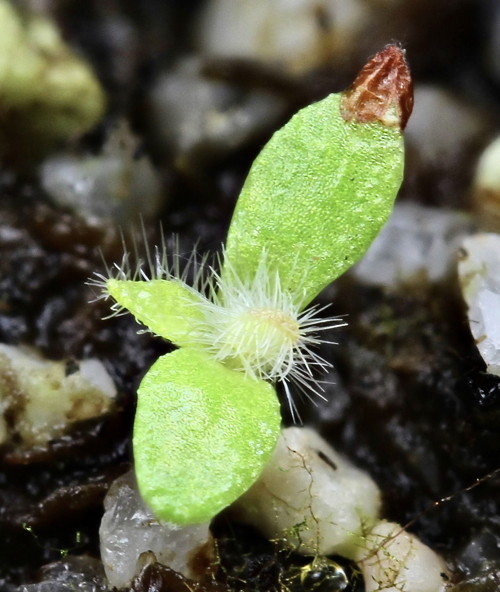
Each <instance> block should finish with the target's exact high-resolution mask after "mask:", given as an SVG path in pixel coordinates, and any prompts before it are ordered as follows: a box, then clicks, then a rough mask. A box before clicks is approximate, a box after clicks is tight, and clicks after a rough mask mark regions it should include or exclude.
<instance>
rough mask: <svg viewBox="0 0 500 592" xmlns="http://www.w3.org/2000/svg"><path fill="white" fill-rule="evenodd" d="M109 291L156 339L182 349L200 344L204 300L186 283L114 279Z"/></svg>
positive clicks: (108, 285) (109, 281)
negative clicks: (196, 335)
mask: <svg viewBox="0 0 500 592" xmlns="http://www.w3.org/2000/svg"><path fill="white" fill-rule="evenodd" d="M106 291H107V292H108V294H110V296H111V297H112V298H113V299H114V300H116V302H118V304H119V305H120V306H123V308H126V309H127V310H129V311H130V312H131V313H132V314H133V315H134V317H135V318H136V320H137V321H139V322H140V323H142V324H143V325H146V327H148V328H149V329H150V330H151V331H152V332H153V333H156V335H160V336H161V337H164V338H165V339H169V340H170V341H172V342H173V343H175V344H176V345H179V346H188V347H189V346H191V345H194V344H195V343H196V337H195V333H196V329H197V326H198V325H199V323H200V321H201V320H202V319H203V313H202V309H201V307H200V306H199V305H200V304H201V303H202V300H203V296H202V295H201V294H199V293H198V292H196V291H195V290H193V289H191V288H189V287H188V286H186V285H185V284H183V283H182V282H180V281H175V280H149V281H147V282H146V281H132V280H117V279H114V278H110V279H109V280H107V282H106Z"/></svg>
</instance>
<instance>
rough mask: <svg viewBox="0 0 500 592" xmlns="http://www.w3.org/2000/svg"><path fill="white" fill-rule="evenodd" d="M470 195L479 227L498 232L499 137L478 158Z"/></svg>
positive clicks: (499, 219)
mask: <svg viewBox="0 0 500 592" xmlns="http://www.w3.org/2000/svg"><path fill="white" fill-rule="evenodd" d="M499 14H500V12H499ZM472 195H473V203H474V206H475V210H476V212H477V214H478V216H479V220H480V223H481V227H482V228H484V229H485V230H493V231H498V230H500V137H498V138H496V139H495V140H494V141H493V142H491V144H489V145H488V146H487V147H486V149H485V150H484V152H483V153H482V154H481V156H480V158H479V161H478V163H477V168H476V174H475V177H474V184H473V193H472Z"/></svg>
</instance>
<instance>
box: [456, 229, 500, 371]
mask: <svg viewBox="0 0 500 592" xmlns="http://www.w3.org/2000/svg"><path fill="white" fill-rule="evenodd" d="M458 274H459V278H460V283H461V286H462V294H463V297H464V299H465V302H466V303H467V306H468V312H467V315H468V318H469V324H470V330H471V333H472V335H473V337H474V339H475V341H476V345H477V348H478V350H479V353H480V354H481V356H482V357H483V360H484V361H485V363H486V365H487V371H488V372H490V373H491V374H496V375H497V376H500V234H492V233H485V234H476V235H474V236H470V237H468V238H466V239H465V240H464V241H463V243H462V251H461V259H460V261H459V263H458Z"/></svg>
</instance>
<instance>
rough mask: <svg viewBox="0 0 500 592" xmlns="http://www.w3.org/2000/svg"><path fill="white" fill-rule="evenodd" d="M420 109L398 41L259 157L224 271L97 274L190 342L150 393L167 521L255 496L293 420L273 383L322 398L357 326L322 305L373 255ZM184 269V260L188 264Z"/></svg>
mask: <svg viewBox="0 0 500 592" xmlns="http://www.w3.org/2000/svg"><path fill="white" fill-rule="evenodd" d="M411 107H412V90H411V81H410V76H409V72H408V68H407V65H406V62H405V59H404V54H403V52H402V51H401V49H400V48H399V47H397V46H395V45H391V46H388V47H386V48H385V49H384V50H383V51H381V52H379V53H378V54H377V55H376V56H375V57H374V58H373V59H372V60H371V61H369V62H368V63H367V64H366V66H365V67H364V68H363V70H362V71H361V72H360V74H359V75H358V77H357V79H356V80H355V82H354V84H353V86H352V87H351V88H350V89H349V90H348V91H346V92H344V93H339V94H332V95H330V96H328V97H326V98H325V99H323V100H322V101H320V102H318V103H316V104H314V105H311V106H309V107H306V108H305V109H303V110H301V111H300V112H299V113H297V114H296V115H295V116H294V117H293V118H292V119H291V120H290V121H289V123H288V124H286V125H285V126H284V127H283V128H282V129H281V130H279V131H278V132H276V134H275V135H274V136H273V137H272V138H271V140H270V141H269V143H268V144H267V145H266V146H265V147H264V149H263V150H262V152H261V153H260V155H259V156H258V157H257V159H256V160H255V162H254V164H253V166H252V168H251V170H250V173H249V175H248V178H247V180H246V182H245V184H244V186H243V189H242V191H241V194H240V197H239V200H238V203H237V206H236V210H235V213H234V216H233V220H232V222H231V226H230V228H229V233H228V238H227V243H226V247H225V249H224V250H223V252H222V256H221V259H220V262H219V263H220V265H219V269H220V271H216V270H215V269H214V268H213V267H211V266H210V265H208V264H207V263H206V259H203V260H202V261H201V263H200V264H199V265H198V270H197V273H196V274H195V276H196V279H195V282H194V285H189V284H188V283H187V282H186V278H185V275H183V274H180V273H179V270H178V266H177V265H175V264H171V263H169V260H168V257H167V255H166V249H164V248H160V249H157V250H156V253H155V257H154V258H152V259H153V261H151V262H150V263H149V264H148V266H147V268H146V269H143V268H140V269H138V270H135V271H134V272H133V273H131V270H130V269H129V266H128V265H127V258H126V256H125V259H124V261H123V265H121V266H118V265H117V266H115V271H114V273H111V272H110V273H108V275H107V276H106V277H105V276H98V277H97V280H96V281H95V282H94V283H95V284H96V285H98V286H99V287H100V288H101V289H102V290H103V294H102V296H103V297H105V298H107V297H111V298H112V299H113V300H114V304H113V305H112V309H113V311H114V312H116V313H119V312H121V311H123V310H124V309H126V310H127V311H129V312H131V313H132V314H133V315H134V317H135V318H136V319H137V320H138V321H139V322H140V323H142V324H143V325H145V326H146V327H147V328H148V329H149V330H150V331H152V332H153V333H155V334H156V335H159V336H161V337H163V338H165V339H168V340H170V341H171V342H172V343H174V344H175V345H177V346H178V347H179V349H178V350H176V351H174V352H173V353H170V354H166V355H164V356H162V357H161V358H159V359H158V360H157V361H156V362H155V363H154V364H153V366H152V367H151V368H150V370H149V371H148V372H147V373H146V375H145V377H144V379H143V380H142V382H141V385H140V387H139V389H138V403H137V413H136V418H135V424H134V434H133V447H134V459H135V470H136V475H137V481H138V485H139V489H140V492H141V495H142V496H143V498H144V500H145V501H146V503H147V504H148V505H149V506H150V507H151V509H152V510H153V511H154V513H155V514H156V515H157V516H158V517H159V518H161V519H163V520H166V521H169V522H173V523H177V524H192V523H197V522H204V521H207V520H210V519H211V518H212V517H213V516H215V515H216V514H217V513H218V512H219V511H221V510H222V509H223V508H225V507H226V506H228V505H229V504H230V503H232V502H233V501H234V500H235V499H237V498H238V497H239V496H240V495H241V494H243V493H244V492H245V491H246V490H247V489H248V488H249V487H250V486H251V485H252V483H253V482H254V481H255V480H256V479H257V477H258V476H259V474H260V472H261V471H262V469H263V467H264V465H265V464H266V462H267V461H268V459H269V458H270V456H271V453H272V451H273V449H274V446H275V444H276V441H277V438H278V435H279V431H280V424H281V417H280V408H279V403H278V399H277V396H276V393H275V389H274V384H275V383H276V382H278V381H280V382H282V383H283V385H284V388H285V392H286V396H287V399H288V403H289V405H290V408H291V412H292V416H295V415H296V409H295V405H294V402H293V391H294V389H297V390H298V391H299V392H302V393H304V394H306V395H308V396H313V395H317V396H322V395H321V392H322V387H321V384H320V382H319V381H318V380H317V379H316V375H317V371H318V370H319V371H322V370H323V371H326V370H327V369H328V368H329V367H330V364H329V362H328V361H326V360H324V359H323V358H322V357H321V356H320V355H319V354H318V353H317V352H316V348H317V346H318V345H320V344H321V343H324V342H325V339H324V338H323V337H322V332H324V331H326V330H330V329H332V328H335V327H339V326H341V325H343V324H344V323H343V322H342V321H341V319H339V318H333V317H331V318H324V317H323V316H322V315H321V313H323V312H324V310H323V308H315V307H312V308H307V307H308V305H309V304H310V302H311V301H312V300H313V299H314V298H315V297H316V296H317V295H318V293H319V292H320V291H321V290H322V289H323V288H324V287H325V286H327V285H328V284H329V283H330V282H332V281H333V280H334V279H335V278H337V277H338V276H339V275H341V274H342V273H343V272H344V271H346V270H347V269H348V268H349V267H350V266H352V265H353V264H354V263H355V262H356V261H357V260H358V259H359V258H360V257H361V256H362V255H363V253H364V252H365V251H366V249H367V248H368V246H369V245H370V244H371V242H372V240H373V239H374V238H375V236H376V235H377V233H378V232H379V230H380V229H381V227H382V226H383V224H384V223H385V222H386V220H387V217H388V216H389V214H390V212H391V209H392V205H393V202H394V199H395V196H396V194H397V191H398V189H399V186H400V184H401V181H402V176H403V138H402V130H403V128H404V126H405V124H406V121H407V119H408V117H409V114H410V112H411ZM174 263H175V262H174Z"/></svg>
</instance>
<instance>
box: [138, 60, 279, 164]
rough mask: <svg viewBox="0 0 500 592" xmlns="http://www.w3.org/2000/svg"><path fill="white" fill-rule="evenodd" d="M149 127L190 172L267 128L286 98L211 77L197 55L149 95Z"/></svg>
mask: <svg viewBox="0 0 500 592" xmlns="http://www.w3.org/2000/svg"><path fill="white" fill-rule="evenodd" d="M149 107H150V110H151V128H152V133H153V135H154V136H155V138H156V141H157V142H158V144H159V145H160V146H161V148H162V150H163V151H165V152H167V153H170V154H172V155H173V157H174V161H175V165H176V167H177V168H178V169H180V170H182V171H184V172H186V171H189V170H190V169H191V168H192V169H197V168H200V167H202V166H203V165H205V164H210V162H211V161H217V159H218V158H220V157H223V156H225V155H227V154H229V153H232V152H234V150H237V149H239V148H241V147H242V146H244V145H245V143H247V142H248V141H250V140H252V139H255V138H259V137H260V135H262V134H263V133H266V132H269V131H270V130H271V129H272V128H273V126H274V125H276V124H277V123H278V121H279V118H280V117H281V116H282V114H283V112H284V108H285V101H284V100H283V99H281V98H279V97H278V96H277V95H275V94H273V93H272V92H270V91H266V90H263V89H255V90H247V91H245V90H243V89H242V88H240V87H238V86H234V85H232V84H230V83H228V82H224V81H221V80H215V79H210V78H209V77H207V76H205V75H204V73H203V70H202V63H201V61H200V60H199V59H197V58H195V57H187V58H184V59H183V60H180V61H179V62H178V63H177V64H176V65H175V66H174V68H173V69H172V70H170V71H168V72H165V73H164V74H163V75H161V76H160V78H159V79H158V81H157V82H156V84H155V86H154V87H153V89H152V91H151V93H150V96H149Z"/></svg>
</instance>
